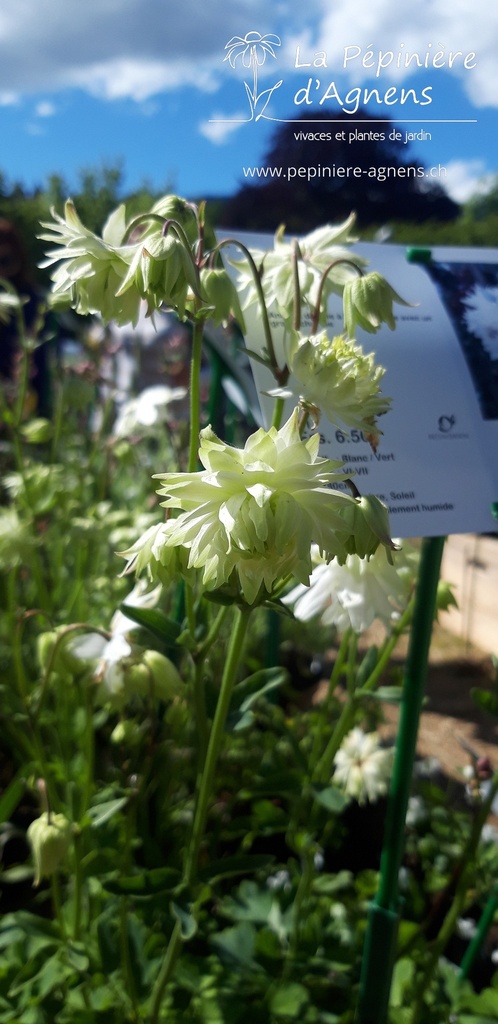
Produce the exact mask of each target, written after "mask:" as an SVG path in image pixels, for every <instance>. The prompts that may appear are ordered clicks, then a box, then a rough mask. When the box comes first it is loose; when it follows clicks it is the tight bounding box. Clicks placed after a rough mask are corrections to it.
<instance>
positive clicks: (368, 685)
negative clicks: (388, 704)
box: [362, 598, 414, 692]
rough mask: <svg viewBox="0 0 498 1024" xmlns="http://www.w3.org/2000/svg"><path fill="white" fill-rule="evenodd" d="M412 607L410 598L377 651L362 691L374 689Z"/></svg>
mask: <svg viewBox="0 0 498 1024" xmlns="http://www.w3.org/2000/svg"><path fill="white" fill-rule="evenodd" d="M413 608H414V600H413V598H412V599H411V601H410V602H409V604H408V605H407V607H406V609H405V611H404V612H403V614H402V616H401V617H400V619H399V621H398V623H397V625H396V626H395V627H394V629H393V630H392V632H391V633H390V634H389V636H388V637H387V638H386V640H385V641H384V643H383V645H382V647H381V649H380V651H379V654H378V658H377V661H376V664H375V668H374V669H373V670H372V672H371V673H370V675H369V677H368V679H367V680H366V681H365V682H364V683H363V686H362V691H363V692H365V690H374V689H375V687H376V686H377V683H378V682H379V679H380V678H381V676H382V674H383V672H384V671H385V669H386V668H387V666H388V664H389V661H390V659H391V655H392V653H393V651H394V649H395V647H396V644H397V643H398V640H399V638H400V636H401V635H402V633H404V632H405V630H406V629H407V628H408V626H409V625H410V622H411V620H412V616H413Z"/></svg>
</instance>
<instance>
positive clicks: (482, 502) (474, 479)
mask: <svg viewBox="0 0 498 1024" xmlns="http://www.w3.org/2000/svg"><path fill="white" fill-rule="evenodd" d="M240 239H241V241H243V242H244V244H246V245H247V246H248V247H249V248H257V249H271V248H272V247H273V238H272V237H271V236H269V235H267V234H260V233H254V234H251V233H246V234H242V235H240ZM352 252H353V253H357V254H358V255H359V256H362V257H363V258H365V259H366V260H368V267H367V270H370V269H371V270H378V271H379V272H380V273H381V274H383V275H384V277H385V278H386V279H387V280H388V281H389V283H390V284H391V285H392V286H393V288H394V289H395V290H396V291H397V292H398V294H399V295H401V296H402V297H403V298H404V299H405V300H406V301H407V302H410V303H412V304H413V305H412V306H410V307H407V306H401V305H395V306H394V314H395V318H396V329H395V330H394V331H391V330H390V329H389V328H388V327H387V326H385V325H383V326H382V327H381V329H380V330H379V331H378V332H377V334H367V333H366V332H365V331H363V330H361V329H360V328H358V331H357V335H356V340H357V343H358V344H361V345H362V347H363V350H364V352H365V353H368V352H374V353H375V357H376V361H377V363H380V364H381V365H382V366H383V367H385V368H386V373H385V376H384V378H383V380H382V390H383V392H384V393H385V394H387V395H389V396H391V397H392V400H393V401H392V408H391V410H390V411H389V412H388V413H387V414H386V415H385V416H383V417H381V419H380V420H379V426H380V428H381V430H382V432H383V433H382V436H381V439H380V444H379V446H378V448H377V450H376V451H373V450H372V448H371V447H370V444H369V442H368V440H367V439H366V438H365V437H364V436H363V435H362V434H361V432H359V431H355V430H349V431H347V430H345V429H344V430H343V429H339V427H338V426H337V425H336V424H332V423H331V422H330V421H329V420H327V419H326V418H325V417H324V416H322V417H321V419H320V422H319V425H318V428H317V429H318V430H319V431H320V434H321V439H322V445H321V454H323V455H324V456H327V457H328V458H331V459H340V460H342V461H343V462H344V463H345V466H346V467H347V468H348V469H350V470H351V475H352V477H353V479H354V482H355V485H356V486H357V488H358V490H359V491H360V492H361V493H363V494H376V495H377V496H378V497H379V498H381V499H382V500H383V501H384V502H385V504H386V505H387V506H388V508H389V514H390V520H391V529H392V534H393V536H395V537H431V536H442V535H445V534H451V533H491V532H495V531H496V520H495V519H494V518H493V511H492V508H493V504H494V503H496V502H498V250H489V249H461V248H453V249H452V248H446V247H444V248H443V247H438V248H434V249H432V250H431V251H430V252H429V251H421V252H420V255H419V254H418V253H417V251H413V252H412V254H411V258H410V259H409V258H407V250H406V249H405V247H403V246H395V245H379V244H373V243H370V244H369V243H362V244H359V245H357V246H354V247H353V250H352ZM224 254H225V256H228V258H229V259H232V258H233V259H240V252H236V251H235V247H234V249H233V250H227V249H225V250H224ZM227 266H228V267H229V266H230V265H229V264H228V263H227ZM231 272H232V273H233V274H234V279H236V271H235V270H234V269H233V268H231ZM242 298H243V297H242ZM244 315H245V317H246V331H247V336H246V343H247V347H248V349H251V350H252V351H255V352H259V353H261V354H262V353H263V350H264V335H263V330H262V326H261V319H260V317H259V314H256V312H255V311H254V309H253V308H252V307H251V308H250V309H248V310H247V311H246V312H245V314H244ZM270 321H271V325H272V328H273V334H274V340H275V346H276V350H277V354H278V355H279V357H280V364H281V365H284V362H285V344H286V340H285V332H284V328H283V326H282V322H281V320H280V318H279V316H278V314H276V313H275V312H273V311H272V310H270ZM309 324H310V320H309V318H308V319H307V318H306V314H305V315H304V316H303V319H302V330H303V331H304V332H306V330H309ZM328 330H329V332H330V335H331V336H334V335H337V334H341V333H342V332H343V316H342V299H341V298H340V297H335V296H333V297H332V299H331V301H330V303H329V307H328ZM252 368H253V373H254V378H255V382H256V387H257V389H258V392H259V394H260V402H261V409H262V414H263V419H264V422H265V424H266V426H268V425H269V423H270V422H271V417H272V411H273V405H274V399H272V398H271V397H269V396H268V395H267V394H265V393H266V392H268V391H271V390H272V389H274V388H275V380H274V378H273V376H272V374H271V372H270V371H269V370H268V369H267V368H266V367H265V366H263V365H262V364H261V363H259V362H258V361H256V360H253V361H252ZM291 383H292V382H291ZM296 391H297V394H298V385H297V382H296ZM294 405H295V400H294V398H291V399H287V400H286V406H287V407H286V412H287V411H288V412H289V414H290V411H291V410H292V408H293V406H294Z"/></svg>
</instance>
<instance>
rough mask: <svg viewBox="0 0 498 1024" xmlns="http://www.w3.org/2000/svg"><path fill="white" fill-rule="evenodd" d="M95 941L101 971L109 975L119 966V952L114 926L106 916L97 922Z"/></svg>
mask: <svg viewBox="0 0 498 1024" xmlns="http://www.w3.org/2000/svg"><path fill="white" fill-rule="evenodd" d="M97 940H98V944H99V953H100V960H101V963H102V971H103V972H104V974H107V975H110V974H112V973H113V972H114V971H116V970H117V969H118V967H119V965H120V950H119V942H118V937H117V935H116V928H115V925H114V923H113V922H112V920H111V919H110V918H109V917H107V916H104V915H102V916H101V917H99V918H98V920H97Z"/></svg>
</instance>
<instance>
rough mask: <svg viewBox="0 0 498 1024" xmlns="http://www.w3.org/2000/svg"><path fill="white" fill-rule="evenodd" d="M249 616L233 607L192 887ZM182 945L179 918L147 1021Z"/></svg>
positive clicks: (188, 876)
mask: <svg viewBox="0 0 498 1024" xmlns="http://www.w3.org/2000/svg"><path fill="white" fill-rule="evenodd" d="M249 616H250V609H249V608H244V609H242V608H236V609H235V622H234V628H233V630H232V633H231V638H230V644H229V647H228V652H227V658H226V661H225V668H224V672H223V677H222V680H221V687H220V692H219V696H218V703H217V705H216V712H215V716H214V719H213V724H212V727H211V732H210V735H209V743H208V748H207V753H206V760H205V763H204V768H203V771H202V775H201V777H200V780H199V787H198V791H197V799H196V806H195V813H194V822H193V826H192V835H191V839H190V843H189V846H188V849H187V851H186V856H185V864H184V869H183V882H184V883H185V885H186V886H191V885H192V884H193V882H194V881H195V875H196V872H197V863H198V859H199V851H200V848H201V843H202V840H203V837H204V830H205V826H206V819H207V815H208V811H209V803H210V800H211V795H212V791H213V786H214V776H215V769H216V764H217V761H218V755H219V753H220V750H221V745H222V742H223V734H224V728H225V722H226V718H227V714H228V709H229V707H230V700H231V697H232V691H233V687H234V684H235V681H236V679H237V673H238V669H239V664H240V655H241V652H242V646H243V643H244V640H245V635H246V629H247V624H248V621H249ZM182 945H183V937H182V932H181V924H180V922H179V921H177V922H176V924H175V926H174V928H173V931H172V933H171V937H170V941H169V944H168V948H167V950H166V954H165V957H164V960H163V963H162V965H161V968H160V971H159V974H158V977H157V979H156V982H155V985H154V988H153V991H152V1004H151V1012H150V1024H158V1022H159V1013H160V1010H161V1003H162V999H163V994H164V990H165V988H166V986H167V984H168V982H169V981H170V979H171V976H172V973H173V969H174V966H175V963H176V960H177V958H178V955H179V953H180V951H181V948H182Z"/></svg>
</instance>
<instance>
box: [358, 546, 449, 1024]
mask: <svg viewBox="0 0 498 1024" xmlns="http://www.w3.org/2000/svg"><path fill="white" fill-rule="evenodd" d="M443 548H444V537H430V538H427V539H425V540H424V541H423V542H422V552H421V558H420V569H419V576H418V582H417V589H416V594H415V606H414V611H413V621H412V628H411V634H410V643H409V649H408V655H407V660H406V667H405V680H404V687H403V700H402V704H401V711H400V720H399V726H398V734H397V737H396V747H395V753H394V765H393V774H392V779H391V787H390V792H389V800H388V807H387V820H386V831H385V836H384V848H383V851H382V858H381V864H380V879H379V889H378V892H377V896H376V897H375V900H374V901H373V903H372V904H371V906H370V910H369V917H368V924H367V932H366V936H365V946H364V952H363V958H362V971H361V977H360V991H359V999H358V1008H357V1015H356V1021H357V1024H387V1019H388V1016H387V1015H388V1006H389V993H390V990H391V981H392V973H393V967H394V958H395V953H396V940H397V932H398V923H399V901H398V878H399V869H400V867H401V860H402V857H403V849H404V842H405V819H406V811H407V807H408V800H409V796H410V790H411V783H412V775H413V764H414V761H415V754H416V747H417V735H418V727H419V720H420V712H421V709H422V701H423V697H424V690H425V680H426V675H427V664H428V660H429V648H430V642H431V634H432V625H433V621H434V611H435V607H436V596H437V586H438V581H439V573H440V569H441V558H442V555H443Z"/></svg>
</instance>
